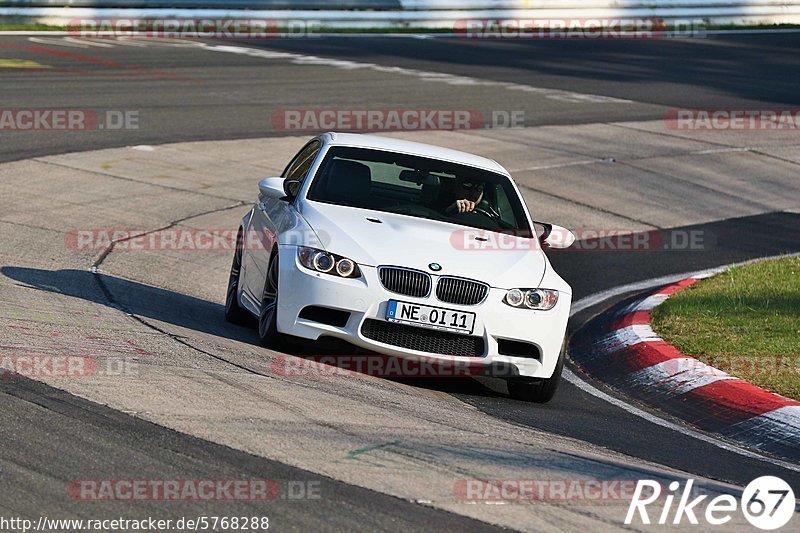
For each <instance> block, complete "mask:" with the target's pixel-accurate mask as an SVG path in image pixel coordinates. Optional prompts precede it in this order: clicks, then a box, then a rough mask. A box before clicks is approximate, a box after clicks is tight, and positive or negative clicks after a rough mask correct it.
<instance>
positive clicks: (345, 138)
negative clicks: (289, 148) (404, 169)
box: [323, 131, 509, 175]
mask: <svg viewBox="0 0 800 533" xmlns="http://www.w3.org/2000/svg"><path fill="white" fill-rule="evenodd" d="M324 136H327V137H328V144H329V145H332V146H355V147H359V148H372V149H376V150H385V151H388V152H400V153H403V154H412V155H419V156H422V157H429V158H432V159H440V160H443V161H450V162H453V163H461V164H463V165H469V166H472V167H478V168H483V169H486V170H491V171H493V172H499V173H501V174H504V175H509V173H508V171H507V170H506V169H505V168H503V167H502V166H501V165H500V163H498V162H497V161H494V160H492V159H488V158H486V157H481V156H479V155H475V154H470V153H467V152H461V151H459V150H451V149H449V148H442V147H441V146H434V145H432V144H424V143H418V142H411V141H404V140H402V139H392V138H389V137H381V136H380V135H365V134H360V133H338V132H333V131H331V132H328V133H326V134H325V135H324ZM324 136H323V137H324Z"/></svg>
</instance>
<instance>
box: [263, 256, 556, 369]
mask: <svg viewBox="0 0 800 533" xmlns="http://www.w3.org/2000/svg"><path fill="white" fill-rule="evenodd" d="M359 268H360V269H361V272H362V276H361V277H360V278H358V279H345V278H340V277H337V276H332V275H329V274H322V273H318V272H313V271H311V270H308V269H307V268H305V267H304V266H302V265H301V264H300V263H299V261H298V259H297V253H296V247H293V246H286V247H281V253H280V274H279V278H280V291H279V296H278V324H277V326H278V330H279V331H280V332H281V333H286V334H289V335H293V336H296V337H300V338H305V339H311V340H317V339H319V338H320V337H323V336H326V337H334V338H339V339H343V340H346V341H348V342H350V343H352V344H354V345H356V346H359V347H361V348H364V349H367V350H371V351H374V352H376V353H380V354H385V355H391V356H397V357H405V358H408V357H412V358H426V359H433V360H439V361H449V362H457V363H465V364H471V365H475V364H482V365H486V366H487V367H492V368H495V369H497V370H498V373H503V374H504V375H519V376H526V377H535V378H549V377H550V376H552V374H553V371H554V369H555V367H556V363H557V361H558V357H559V354H560V352H561V346H562V343H563V340H564V334H565V332H566V328H567V320H568V319H569V308H570V303H571V295H570V294H568V293H566V292H563V291H562V292H561V293H560V295H559V299H558V303H557V304H556V306H555V307H554V308H553V309H551V310H549V311H533V310H529V309H516V308H513V307H510V306H508V305H506V304H505V303H503V297H504V296H505V293H506V290H505V289H496V288H492V289H490V291H489V295H488V296H487V298H486V299H485V300H484V301H483V303H480V304H478V305H456V304H451V303H446V302H441V301H439V300H438V299H437V298H436V296H435V295H434V294H431V295H430V296H428V297H426V298H414V297H411V296H405V295H402V294H397V293H393V292H390V291H388V290H386V289H385V288H384V287H383V285H382V284H381V282H380V280H379V278H378V272H377V269H376V268H375V267H369V266H362V265H359ZM432 277H433V281H434V284H435V283H436V278H437V276H436V275H432ZM431 292H432V293H435V291H431ZM390 299H394V300H400V301H405V302H413V303H419V304H424V305H430V306H435V307H445V308H448V309H455V310H459V311H466V312H473V313H475V315H476V316H475V326H474V330H473V333H472V335H473V336H476V337H479V338H481V339H482V341H483V342H482V343H480V344H482V347H483V348H482V350H483V353H482V354H478V355H477V356H474V357H463V356H457V355H442V354H440V353H433V352H426V351H420V350H416V349H411V348H409V347H401V346H398V345H394V344H387V343H385V342H379V341H377V340H375V338H374V337H375V335H374V334H371V336H372V337H373V338H369V337H367V336H365V335H364V323H365V321H366V320H372V321H375V320H377V321H384V320H385V316H386V307H387V304H388V301H389V300H390ZM312 305H313V306H319V307H325V308H329V309H335V310H340V311H346V312H348V313H350V318H349V319H348V321H347V323H346V324H345V325H344V326H343V327H337V326H332V325H329V324H324V323H321V322H316V321H313V320H309V319H305V318H300V317H299V315H300V312H301V311H302V310H303V308H305V307H306V306H312ZM370 325H372V326H374V325H376V324H375V322H372V323H371V324H370ZM408 327H413V326H408ZM367 329H368V330H369V327H368V328H367ZM373 329H374V328H373ZM415 329H422V328H415ZM425 331H427V330H425ZM454 335H457V334H454ZM501 339H502V340H510V341H520V342H526V343H529V344H532V345H534V346H535V347H536V348H537V349H538V357H535V356H530V357H515V356H511V355H503V354H501V353H500V352H499V350H498V340H501ZM489 373H491V372H489Z"/></svg>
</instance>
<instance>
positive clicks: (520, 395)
mask: <svg viewBox="0 0 800 533" xmlns="http://www.w3.org/2000/svg"><path fill="white" fill-rule="evenodd" d="M566 353H567V339H566V338H565V339H564V343H563V344H562V346H561V353H559V354H558V363H556V368H555V370H553V375H552V376H550V377H549V378H545V379H524V378H517V379H510V380H508V381H507V385H508V393H509V394H510V395H511V397H512V398H514V399H515V400H522V401H524V402H535V403H547V402H549V401H550V400H551V399H552V398H553V395H554V394H555V393H556V389H557V388H558V383H559V382H560V381H561V371H562V370H563V369H564V358H565V357H566Z"/></svg>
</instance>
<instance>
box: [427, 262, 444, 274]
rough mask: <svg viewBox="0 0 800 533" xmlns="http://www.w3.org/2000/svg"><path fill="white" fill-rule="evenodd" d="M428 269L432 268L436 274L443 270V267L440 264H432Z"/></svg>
mask: <svg viewBox="0 0 800 533" xmlns="http://www.w3.org/2000/svg"><path fill="white" fill-rule="evenodd" d="M428 268H430V269H431V270H433V271H434V272H439V271H440V270H441V269H442V265H440V264H439V263H431V264H430V265H428Z"/></svg>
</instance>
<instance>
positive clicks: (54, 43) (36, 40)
mask: <svg viewBox="0 0 800 533" xmlns="http://www.w3.org/2000/svg"><path fill="white" fill-rule="evenodd" d="M28 40H29V41H31V42H33V43H39V44H49V45H51V46H66V47H69V48H89V45H88V44H82V43H81V44H78V43H70V42H66V40H65V39H40V38H38V37H28Z"/></svg>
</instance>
